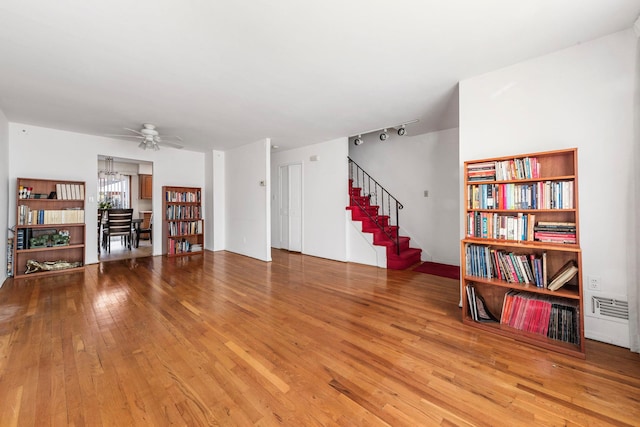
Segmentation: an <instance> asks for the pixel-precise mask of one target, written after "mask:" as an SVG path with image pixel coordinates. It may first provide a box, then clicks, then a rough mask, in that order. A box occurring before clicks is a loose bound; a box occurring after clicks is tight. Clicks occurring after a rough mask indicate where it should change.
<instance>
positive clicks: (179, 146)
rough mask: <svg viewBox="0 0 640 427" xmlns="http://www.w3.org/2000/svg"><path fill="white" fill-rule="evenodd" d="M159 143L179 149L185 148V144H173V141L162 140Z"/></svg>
mask: <svg viewBox="0 0 640 427" xmlns="http://www.w3.org/2000/svg"><path fill="white" fill-rule="evenodd" d="M180 141H182V139H181V140H180ZM158 144H160V145H166V146H167V147H173V148H177V149H178V150H181V149H183V148H184V146H183V145H178V144H172V143H170V142H164V141H161V142H159V143H158Z"/></svg>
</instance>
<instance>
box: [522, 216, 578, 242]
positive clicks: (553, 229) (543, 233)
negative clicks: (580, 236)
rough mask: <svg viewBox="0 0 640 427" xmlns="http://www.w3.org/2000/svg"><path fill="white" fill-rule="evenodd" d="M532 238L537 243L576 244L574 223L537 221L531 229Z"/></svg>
mask: <svg viewBox="0 0 640 427" xmlns="http://www.w3.org/2000/svg"><path fill="white" fill-rule="evenodd" d="M533 238H534V240H537V241H539V242H547V243H569V244H576V243H577V241H578V240H577V237H576V223H575V222H557V221H539V222H538V223H537V224H536V225H535V227H534V228H533Z"/></svg>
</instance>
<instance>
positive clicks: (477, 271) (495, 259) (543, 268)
mask: <svg viewBox="0 0 640 427" xmlns="http://www.w3.org/2000/svg"><path fill="white" fill-rule="evenodd" d="M465 252H466V259H465V262H466V264H465V268H466V272H467V275H471V276H476V277H484V278H487V279H498V280H504V281H505V282H507V283H525V284H532V285H535V286H536V287H538V288H544V289H548V290H550V291H556V290H558V289H560V288H561V287H562V286H564V285H566V284H567V283H570V282H571V281H572V280H573V278H574V277H576V276H577V274H578V266H577V263H576V262H575V261H574V260H569V261H567V262H566V263H565V264H564V265H563V266H562V267H561V268H560V269H559V270H558V271H556V272H555V273H554V274H553V275H551V276H550V275H549V274H548V272H547V253H546V252H542V253H541V254H534V253H531V254H517V253H514V252H507V251H505V250H502V249H494V248H491V247H488V246H484V245H472V244H467V245H465Z"/></svg>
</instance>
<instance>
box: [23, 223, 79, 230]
mask: <svg viewBox="0 0 640 427" xmlns="http://www.w3.org/2000/svg"><path fill="white" fill-rule="evenodd" d="M84 226H85V223H84V222H70V223H67V224H17V225H16V229H18V228H60V227H84Z"/></svg>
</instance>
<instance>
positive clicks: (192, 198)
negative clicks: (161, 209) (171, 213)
mask: <svg viewBox="0 0 640 427" xmlns="http://www.w3.org/2000/svg"><path fill="white" fill-rule="evenodd" d="M200 197H201V193H200V191H196V192H191V191H189V192H184V191H166V192H165V193H164V199H165V200H166V201H167V202H185V203H199V202H200Z"/></svg>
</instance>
